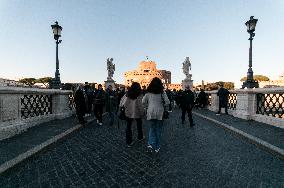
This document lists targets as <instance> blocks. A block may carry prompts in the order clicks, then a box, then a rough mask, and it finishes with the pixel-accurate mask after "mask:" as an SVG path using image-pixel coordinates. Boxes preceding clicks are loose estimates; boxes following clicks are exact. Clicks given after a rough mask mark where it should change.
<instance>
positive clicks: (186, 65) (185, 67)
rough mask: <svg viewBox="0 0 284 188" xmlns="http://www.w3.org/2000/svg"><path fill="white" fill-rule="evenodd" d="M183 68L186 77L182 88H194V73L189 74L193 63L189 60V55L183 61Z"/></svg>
mask: <svg viewBox="0 0 284 188" xmlns="http://www.w3.org/2000/svg"><path fill="white" fill-rule="evenodd" d="M182 70H183V73H184V74H185V76H186V78H185V79H184V80H182V88H183V90H185V89H186V88H188V87H189V88H190V89H192V88H193V80H191V76H192V74H189V70H191V63H190V61H189V57H186V58H185V60H184V62H183V63H182Z"/></svg>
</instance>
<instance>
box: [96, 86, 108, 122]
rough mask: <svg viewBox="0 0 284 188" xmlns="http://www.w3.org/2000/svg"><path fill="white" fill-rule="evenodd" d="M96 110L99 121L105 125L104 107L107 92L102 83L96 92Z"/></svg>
mask: <svg viewBox="0 0 284 188" xmlns="http://www.w3.org/2000/svg"><path fill="white" fill-rule="evenodd" d="M94 96H95V97H94V104H95V106H94V112H95V116H96V118H97V123H98V124H99V125H103V109H104V105H105V92H104V90H103V86H102V85H101V84H99V85H98V89H97V90H96V92H95V94H94Z"/></svg>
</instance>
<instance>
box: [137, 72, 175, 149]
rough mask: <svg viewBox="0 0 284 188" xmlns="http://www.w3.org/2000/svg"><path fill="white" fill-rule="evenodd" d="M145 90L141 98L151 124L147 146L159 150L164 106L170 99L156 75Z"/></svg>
mask: <svg viewBox="0 0 284 188" xmlns="http://www.w3.org/2000/svg"><path fill="white" fill-rule="evenodd" d="M147 92H148V93H146V94H145V96H144V97H143V99H142V103H143V104H144V105H145V106H147V120H149V121H150V124H151V127H150V129H149V133H148V135H149V136H148V146H147V148H148V150H149V151H153V150H155V152H159V150H160V140H161V128H162V125H163V113H164V110H165V109H164V108H165V106H166V105H169V104H170V101H169V99H168V97H167V94H166V93H165V92H164V87H163V83H162V81H161V80H160V79H159V78H157V77H155V78H153V80H152V81H151V83H150V84H149V86H148V88H147ZM163 101H164V103H163Z"/></svg>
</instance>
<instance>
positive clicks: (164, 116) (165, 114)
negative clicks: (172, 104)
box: [161, 93, 170, 119]
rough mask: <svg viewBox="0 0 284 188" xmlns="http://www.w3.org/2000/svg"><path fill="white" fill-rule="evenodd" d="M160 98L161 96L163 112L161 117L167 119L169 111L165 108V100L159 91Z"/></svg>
mask: <svg viewBox="0 0 284 188" xmlns="http://www.w3.org/2000/svg"><path fill="white" fill-rule="evenodd" d="M161 98H162V103H163V105H164V112H163V119H169V117H170V113H169V112H168V111H167V110H166V105H165V104H166V102H165V99H164V97H163V93H161Z"/></svg>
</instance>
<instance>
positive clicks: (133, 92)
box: [120, 82, 144, 147]
mask: <svg viewBox="0 0 284 188" xmlns="http://www.w3.org/2000/svg"><path fill="white" fill-rule="evenodd" d="M142 98H143V94H142V90H141V87H140V84H139V83H137V82H133V83H132V85H131V87H130V88H129V90H128V91H127V93H126V94H125V95H124V97H123V98H122V99H121V103H120V107H124V108H125V115H126V117H127V119H126V121H127V128H126V144H127V146H128V147H130V146H131V145H132V144H133V141H132V122H133V120H136V125H137V133H138V140H139V141H142V140H143V139H144V137H143V129H142V117H143V115H144V108H143V105H142Z"/></svg>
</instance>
